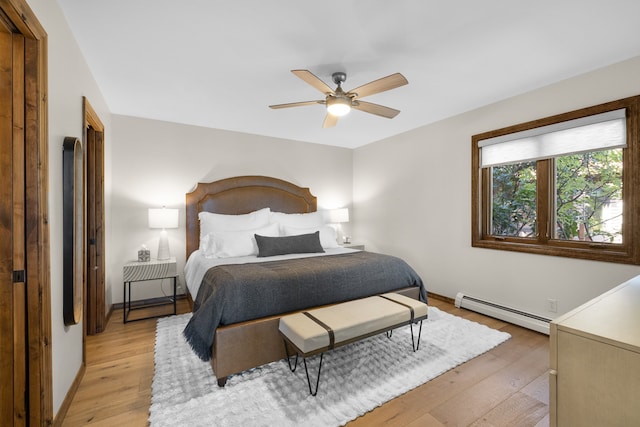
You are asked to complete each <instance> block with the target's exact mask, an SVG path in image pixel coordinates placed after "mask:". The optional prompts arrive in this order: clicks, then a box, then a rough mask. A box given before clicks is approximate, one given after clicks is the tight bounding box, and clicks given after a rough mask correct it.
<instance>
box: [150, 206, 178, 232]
mask: <svg viewBox="0 0 640 427" xmlns="http://www.w3.org/2000/svg"><path fill="white" fill-rule="evenodd" d="M149 228H178V209H167V208H162V209H149Z"/></svg>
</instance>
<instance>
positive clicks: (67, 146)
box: [62, 136, 84, 325]
mask: <svg viewBox="0 0 640 427" xmlns="http://www.w3.org/2000/svg"><path fill="white" fill-rule="evenodd" d="M83 166H84V161H83V154H82V143H81V142H80V140H79V139H78V138H76V137H73V136H67V137H65V139H64V143H63V145H62V182H63V184H62V194H63V196H62V198H63V202H62V212H63V214H62V215H63V221H62V227H63V241H64V243H63V258H64V261H63V263H64V264H63V281H64V283H63V304H62V310H63V317H64V324H65V325H75V324H78V323H79V322H80V320H81V318H82V290H83V282H84V280H83V262H82V259H83V250H82V249H83V242H84V236H83V230H84V186H83V182H84V177H83Z"/></svg>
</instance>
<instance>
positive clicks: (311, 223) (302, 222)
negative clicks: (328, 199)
mask: <svg viewBox="0 0 640 427" xmlns="http://www.w3.org/2000/svg"><path fill="white" fill-rule="evenodd" d="M271 222H272V223H274V222H275V223H278V224H280V227H281V229H282V230H284V228H282V227H297V228H313V227H321V226H323V225H325V223H326V221H325V220H324V213H323V212H322V211H317V212H310V213H302V214H287V213H283V212H271Z"/></svg>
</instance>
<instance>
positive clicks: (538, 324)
mask: <svg viewBox="0 0 640 427" xmlns="http://www.w3.org/2000/svg"><path fill="white" fill-rule="evenodd" d="M455 306H456V307H458V308H466V309H467V310H471V311H475V312H478V313H482V314H485V315H487V316H491V317H495V318H496V319H500V320H504V321H505V322H509V323H513V324H515V325H518V326H522V327H524V328H527V329H531V330H534V331H538V332H542V333H543V334H547V335H549V322H551V319H547V318H545V317H541V316H538V315H535V314H531V313H527V312H524V311H521V310H517V309H515V308H511V307H506V306H504V305H500V304H496V303H494V302H491V301H485V300H481V299H479V298H475V297H472V296H469V295H465V294H463V293H462V292H458V294H457V295H456V300H455Z"/></svg>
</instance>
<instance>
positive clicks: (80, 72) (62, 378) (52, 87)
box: [28, 0, 111, 414]
mask: <svg viewBox="0 0 640 427" xmlns="http://www.w3.org/2000/svg"><path fill="white" fill-rule="evenodd" d="M28 2H29V6H30V7H31V9H32V10H33V12H34V13H35V15H36V16H37V18H38V20H39V21H40V23H41V24H42V26H43V27H44V29H45V30H46V32H47V34H48V43H49V53H48V56H49V77H48V82H49V93H48V101H49V113H48V114H49V227H50V232H51V234H50V237H51V313H52V315H51V330H52V346H51V347H52V351H53V355H52V357H53V410H54V414H55V413H57V412H58V410H59V409H60V405H61V404H62V401H63V400H64V398H65V396H66V394H67V391H68V390H69V387H70V386H71V384H72V382H73V380H74V379H75V378H76V375H77V373H78V371H79V369H80V366H81V364H82V328H83V325H82V322H81V323H80V324H78V325H74V326H69V327H67V326H65V325H64V321H63V317H62V142H63V140H64V137H65V136H75V137H78V138H80V139H82V136H83V133H82V131H83V130H82V120H83V111H82V97H83V96H86V97H87V98H88V99H89V102H91V104H92V106H93V107H94V109H95V110H96V113H97V114H98V115H99V117H100V119H101V120H102V122H103V123H104V125H105V126H106V128H107V129H109V128H110V114H109V111H108V108H107V106H106V105H105V102H104V99H103V97H102V94H101V93H100V91H99V89H98V87H97V85H96V82H95V81H94V79H93V77H92V75H91V72H90V71H89V69H88V67H87V64H86V63H85V60H84V57H83V55H82V53H81V52H80V49H79V47H78V45H77V43H76V41H75V39H74V38H73V35H72V34H71V32H70V30H69V27H68V25H67V23H66V20H65V18H64V15H63V14H62V11H61V9H60V8H59V7H58V4H57V2H55V1H50V0H28ZM109 144H110V135H109V133H108V131H107V134H106V147H107V149H106V162H105V167H106V169H107V178H106V183H105V187H106V188H105V194H106V210H107V213H106V215H107V218H106V220H107V221H109V212H108V211H109V191H110V186H111V182H110V180H109V175H110V174H109V173H108V171H109V168H110V164H111V154H110V151H109V148H108V147H109ZM106 240H107V244H109V236H108V234H107V236H106ZM107 280H109V279H108V278H107Z"/></svg>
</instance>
